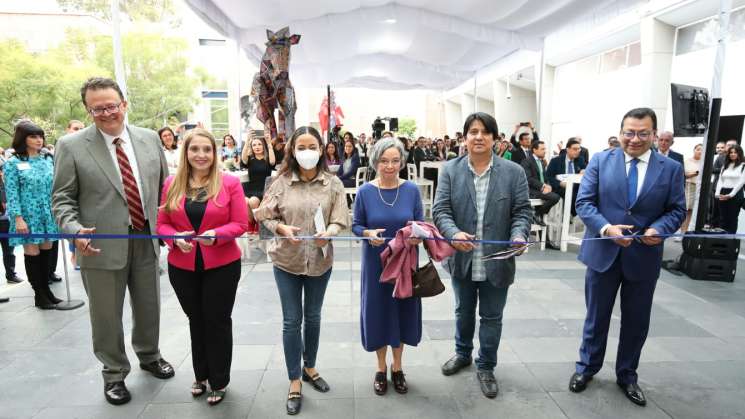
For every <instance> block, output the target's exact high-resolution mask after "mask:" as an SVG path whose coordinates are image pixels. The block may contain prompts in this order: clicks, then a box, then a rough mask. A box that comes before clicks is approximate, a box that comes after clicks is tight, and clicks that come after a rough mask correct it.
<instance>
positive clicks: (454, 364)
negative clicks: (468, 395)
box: [442, 355, 471, 375]
mask: <svg viewBox="0 0 745 419" xmlns="http://www.w3.org/2000/svg"><path fill="white" fill-rule="evenodd" d="M469 365H471V358H463V357H462V356H460V355H454V356H453V357H452V358H450V359H448V361H447V362H446V363H444V364H443V365H442V373H443V374H444V375H453V374H455V373H456V372H458V371H460V370H462V369H463V368H465V367H467V366H469Z"/></svg>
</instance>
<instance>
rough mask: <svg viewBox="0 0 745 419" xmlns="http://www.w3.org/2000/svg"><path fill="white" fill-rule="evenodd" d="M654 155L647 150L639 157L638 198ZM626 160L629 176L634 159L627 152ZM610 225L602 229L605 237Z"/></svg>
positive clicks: (637, 170)
mask: <svg viewBox="0 0 745 419" xmlns="http://www.w3.org/2000/svg"><path fill="white" fill-rule="evenodd" d="M651 155H652V150H647V151H646V152H645V153H644V154H642V155H641V156H639V157H638V159H639V161H638V162H637V163H636V180H637V182H636V196H637V198H638V197H639V195H640V194H641V192H642V186H644V178H645V177H646V176H647V168H648V167H649V157H650V156H651ZM623 156H624V159H625V161H626V176H628V175H629V169H630V168H631V160H634V157H632V156H630V155H629V154H628V153H626V152H625V151H624V152H623ZM631 204H633V202H629V205H631ZM610 226H611V225H610V223H608V224H606V225H604V226H603V228H601V229H600V235H601V236H604V235H605V231H606V230H607V229H608V227H610Z"/></svg>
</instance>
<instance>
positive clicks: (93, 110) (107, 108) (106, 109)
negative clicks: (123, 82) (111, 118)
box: [88, 102, 122, 116]
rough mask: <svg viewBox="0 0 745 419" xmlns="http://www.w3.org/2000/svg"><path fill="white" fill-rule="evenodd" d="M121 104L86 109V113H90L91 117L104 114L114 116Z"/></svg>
mask: <svg viewBox="0 0 745 419" xmlns="http://www.w3.org/2000/svg"><path fill="white" fill-rule="evenodd" d="M121 104H122V102H119V103H112V104H111V105H106V106H103V107H100V108H91V109H88V113H90V114H91V115H92V116H100V115H103V114H104V113H107V114H109V115H111V114H115V113H117V112H119V106H121Z"/></svg>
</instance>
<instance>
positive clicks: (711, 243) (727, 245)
mask: <svg viewBox="0 0 745 419" xmlns="http://www.w3.org/2000/svg"><path fill="white" fill-rule="evenodd" d="M694 234H727V232H726V231H724V230H722V229H720V228H716V229H708V230H704V231H697V232H694ZM683 252H684V253H685V254H687V255H688V256H693V257H696V258H704V259H719V260H737V255H739V254H740V240H738V239H722V238H717V237H711V238H709V237H688V236H683Z"/></svg>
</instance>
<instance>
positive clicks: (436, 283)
mask: <svg viewBox="0 0 745 419" xmlns="http://www.w3.org/2000/svg"><path fill="white" fill-rule="evenodd" d="M424 249H425V250H427V247H426V246H425V247H424ZM427 257H429V262H427V264H426V265H424V266H422V267H419V266H418V265H419V262H417V268H416V269H414V270H412V271H411V287H412V295H413V296H414V297H420V298H424V297H434V296H436V295H440V294H442V293H443V292H445V285H444V284H443V283H442V281H440V274H438V273H437V268H435V265H434V264H433V263H432V257H431V256H430V255H429V251H428V250H427Z"/></svg>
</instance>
